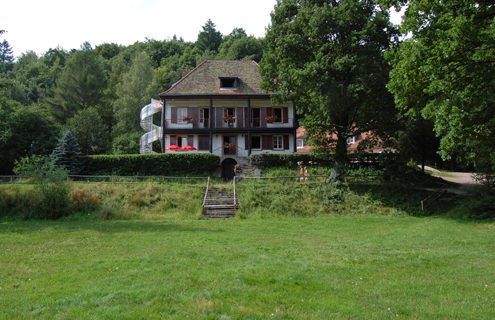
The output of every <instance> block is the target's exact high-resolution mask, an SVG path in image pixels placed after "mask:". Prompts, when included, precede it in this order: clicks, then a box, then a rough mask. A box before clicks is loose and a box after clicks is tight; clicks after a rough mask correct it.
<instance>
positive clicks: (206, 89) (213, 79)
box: [160, 60, 268, 97]
mask: <svg viewBox="0 0 495 320" xmlns="http://www.w3.org/2000/svg"><path fill="white" fill-rule="evenodd" d="M258 68H259V66H258V63H256V61H253V60H205V61H203V62H202V63H200V64H199V65H198V66H197V67H196V68H194V69H193V70H192V71H191V72H189V73H188V74H187V75H185V76H184V77H183V78H182V79H180V80H179V81H177V82H176V83H174V84H173V85H172V86H171V87H170V88H169V89H168V90H167V91H165V92H162V93H160V96H161V97H167V96H181V95H184V96H188V95H197V96H201V95H241V94H242V95H267V94H268V92H267V91H265V90H262V89H260V82H261V77H260V74H259V72H258ZM220 78H238V79H239V88H238V90H227V91H222V90H219V84H220Z"/></svg>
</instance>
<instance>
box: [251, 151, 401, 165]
mask: <svg viewBox="0 0 495 320" xmlns="http://www.w3.org/2000/svg"><path fill="white" fill-rule="evenodd" d="M347 157H348V160H349V164H350V165H351V166H355V165H358V166H376V167H385V166H387V165H390V164H391V163H395V162H397V160H398V158H399V155H398V154H396V153H366V152H356V153H349V154H348V155H347ZM249 161H250V162H251V164H253V165H256V166H258V167H260V168H270V167H294V166H297V163H298V162H299V161H302V162H304V163H305V164H308V163H309V162H313V163H316V164H318V165H324V166H333V164H334V159H333V155H327V156H320V155H313V154H307V153H292V154H276V153H261V154H253V155H251V156H250V157H249Z"/></svg>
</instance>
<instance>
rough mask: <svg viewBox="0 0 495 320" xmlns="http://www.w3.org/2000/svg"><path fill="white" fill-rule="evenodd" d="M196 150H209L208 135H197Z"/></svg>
mask: <svg viewBox="0 0 495 320" xmlns="http://www.w3.org/2000/svg"><path fill="white" fill-rule="evenodd" d="M198 140H199V141H198V142H199V143H198V150H209V149H210V136H208V135H199V136H198Z"/></svg>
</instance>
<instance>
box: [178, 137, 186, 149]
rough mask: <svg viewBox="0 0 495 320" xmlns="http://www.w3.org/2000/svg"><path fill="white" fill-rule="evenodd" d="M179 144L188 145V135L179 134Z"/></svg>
mask: <svg viewBox="0 0 495 320" xmlns="http://www.w3.org/2000/svg"><path fill="white" fill-rule="evenodd" d="M177 145H178V146H179V147H185V146H187V136H177Z"/></svg>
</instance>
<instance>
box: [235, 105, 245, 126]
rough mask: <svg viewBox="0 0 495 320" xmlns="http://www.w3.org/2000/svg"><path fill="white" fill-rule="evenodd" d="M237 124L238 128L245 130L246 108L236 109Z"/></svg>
mask: <svg viewBox="0 0 495 320" xmlns="http://www.w3.org/2000/svg"><path fill="white" fill-rule="evenodd" d="M235 113H236V117H237V119H236V122H237V128H243V127H244V107H238V108H236V111H235Z"/></svg>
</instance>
